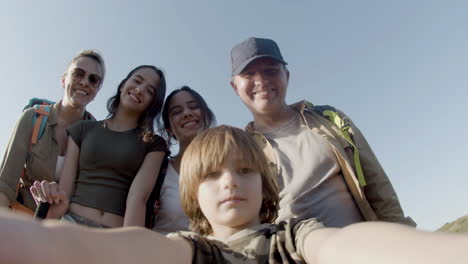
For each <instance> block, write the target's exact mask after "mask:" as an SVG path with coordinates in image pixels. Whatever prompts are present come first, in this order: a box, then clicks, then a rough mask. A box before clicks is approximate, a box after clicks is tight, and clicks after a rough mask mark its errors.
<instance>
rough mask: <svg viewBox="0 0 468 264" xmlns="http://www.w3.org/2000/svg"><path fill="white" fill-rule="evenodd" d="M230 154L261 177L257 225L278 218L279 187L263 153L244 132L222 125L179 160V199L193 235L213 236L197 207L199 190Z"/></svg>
mask: <svg viewBox="0 0 468 264" xmlns="http://www.w3.org/2000/svg"><path fill="white" fill-rule="evenodd" d="M233 154H234V155H236V156H237V157H241V158H242V160H243V161H245V162H246V163H247V164H246V165H247V166H249V167H250V168H252V169H253V170H255V171H257V172H258V173H260V175H261V179H262V206H261V209H260V212H259V219H260V223H272V222H273V221H274V220H275V219H276V217H277V216H278V203H279V198H278V185H277V182H276V178H275V177H274V174H273V173H272V171H271V168H270V166H269V165H268V160H267V158H266V156H265V154H264V153H263V151H262V149H261V148H260V146H258V145H257V143H256V142H255V141H254V140H253V138H252V137H251V136H250V135H249V134H247V132H245V131H243V130H241V129H239V128H235V127H231V126H225V125H223V126H219V127H215V128H210V129H207V130H206V131H204V132H203V133H201V134H199V135H198V136H197V137H195V139H193V141H192V142H191V143H190V145H189V147H188V148H187V149H186V150H185V152H184V155H183V157H182V162H181V167H180V196H181V202H182V208H183V209H184V211H185V213H186V214H187V216H188V217H189V218H190V229H191V230H192V231H195V232H197V233H200V234H202V235H208V234H212V232H213V229H212V228H211V225H210V223H209V222H208V220H207V218H206V217H205V216H204V215H203V213H202V211H201V209H200V205H199V203H198V199H197V197H198V187H199V185H200V183H201V182H202V181H203V180H204V179H205V178H206V177H207V175H209V174H210V173H211V172H213V171H216V170H218V169H219V168H222V167H223V164H224V161H225V160H226V157H227V156H228V155H233Z"/></svg>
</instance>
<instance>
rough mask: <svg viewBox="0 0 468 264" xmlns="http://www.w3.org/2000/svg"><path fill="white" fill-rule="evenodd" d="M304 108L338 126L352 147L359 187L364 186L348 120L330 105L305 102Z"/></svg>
mask: <svg viewBox="0 0 468 264" xmlns="http://www.w3.org/2000/svg"><path fill="white" fill-rule="evenodd" d="M305 110H308V111H314V112H315V113H317V114H319V115H320V116H322V117H323V118H325V119H328V120H330V122H331V123H332V124H334V125H335V126H337V127H338V129H339V130H340V133H341V136H342V137H343V138H344V139H345V140H346V141H347V142H348V143H349V144H350V145H351V146H352V147H353V159H354V167H355V168H356V175H357V178H358V181H359V185H360V186H361V187H364V186H366V184H367V183H366V179H365V177H364V173H363V172H362V166H361V160H360V158H359V150H358V148H357V147H356V145H355V144H354V141H353V139H352V137H351V135H350V134H349V132H348V130H349V128H350V125H349V121H348V119H347V118H346V117H342V116H341V115H340V113H339V112H338V111H337V110H336V108H334V107H333V106H331V105H313V104H312V103H310V102H308V101H306V102H305Z"/></svg>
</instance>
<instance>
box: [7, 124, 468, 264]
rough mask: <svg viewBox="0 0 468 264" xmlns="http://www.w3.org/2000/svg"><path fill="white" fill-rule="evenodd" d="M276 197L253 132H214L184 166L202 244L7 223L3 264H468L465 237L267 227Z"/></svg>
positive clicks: (384, 229)
mask: <svg viewBox="0 0 468 264" xmlns="http://www.w3.org/2000/svg"><path fill="white" fill-rule="evenodd" d="M277 192H278V189H277V186H276V182H275V180H274V177H272V175H271V172H270V171H269V167H268V163H267V161H266V157H265V156H264V155H263V153H262V151H261V149H260V148H259V147H258V145H256V144H255V142H254V141H253V139H252V138H251V137H250V136H249V135H248V134H247V133H246V132H243V131H242V130H240V129H237V128H233V127H228V126H221V127H216V128H212V129H208V130H207V131H205V132H204V133H202V134H200V135H198V136H197V137H196V138H195V139H194V140H193V141H192V143H191V144H190V146H189V147H188V148H187V150H186V152H185V154H184V156H183V159H182V164H181V196H182V197H181V198H182V206H183V208H184V210H185V211H186V213H187V215H188V216H189V217H190V218H191V228H192V230H194V231H197V232H199V233H200V234H197V233H193V232H179V233H175V234H174V233H173V234H170V235H169V238H167V237H164V236H162V235H160V234H157V233H155V232H151V231H148V230H144V229H142V228H136V227H132V228H116V229H111V230H101V229H100V230H97V229H88V228H84V227H80V226H73V225H64V224H55V223H52V222H45V224H44V225H40V224H38V223H32V222H31V221H28V220H20V219H19V218H13V216H3V217H1V218H0V236H1V237H2V239H4V240H5V241H8V243H3V245H2V246H1V247H0V263H31V262H34V263H48V264H51V263H113V264H115V263H126V264H127V263H159V262H160V263H190V262H192V263H360V264H365V263H468V254H467V253H466V249H465V246H466V245H467V244H468V237H467V236H462V235H452V234H451V235H448V234H431V233H426V232H418V231H415V230H413V229H411V228H408V227H404V226H402V225H397V224H389V223H375V222H374V223H360V224H353V225H350V226H348V227H345V228H343V229H336V228H325V227H323V226H322V225H321V224H320V223H318V222H317V221H316V220H315V219H309V220H305V221H301V222H298V223H296V222H295V221H294V220H288V221H283V222H281V223H279V224H278V225H275V224H270V222H272V221H274V219H275V218H276V214H277V207H278V196H277ZM396 242H397V243H396ZM463 245H465V246H463ZM20 246H21V248H22V249H23V250H24V249H25V248H26V249H27V250H28V252H31V254H29V255H23V254H21V253H20V252H19V251H17V250H16V249H17V248H18V247H20ZM23 250H22V252H24V251H23Z"/></svg>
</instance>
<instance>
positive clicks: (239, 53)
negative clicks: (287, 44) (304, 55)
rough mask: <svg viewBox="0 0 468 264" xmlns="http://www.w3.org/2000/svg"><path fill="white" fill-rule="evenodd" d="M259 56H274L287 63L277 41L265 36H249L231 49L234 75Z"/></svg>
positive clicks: (275, 58) (273, 57)
mask: <svg viewBox="0 0 468 264" xmlns="http://www.w3.org/2000/svg"><path fill="white" fill-rule="evenodd" d="M259 58H272V59H274V60H277V61H278V62H281V63H283V64H285V65H287V64H288V63H286V62H285V61H284V60H283V56H281V52H280V49H279V47H278V45H277V44H276V42H275V41H274V40H271V39H264V38H255V37H251V38H248V39H246V40H244V41H242V42H241V43H239V44H237V45H235V46H234V47H233V48H232V50H231V66H232V76H234V75H237V74H239V73H241V72H242V71H243V70H244V68H245V67H246V66H247V65H249V63H251V62H252V61H254V60H256V59H259Z"/></svg>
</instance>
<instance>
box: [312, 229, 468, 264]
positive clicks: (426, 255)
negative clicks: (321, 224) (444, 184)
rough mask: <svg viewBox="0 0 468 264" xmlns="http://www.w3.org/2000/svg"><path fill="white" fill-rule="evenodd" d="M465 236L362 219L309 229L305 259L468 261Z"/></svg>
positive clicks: (324, 263) (325, 263) (325, 261)
mask: <svg viewBox="0 0 468 264" xmlns="http://www.w3.org/2000/svg"><path fill="white" fill-rule="evenodd" d="M466 245H468V236H465V235H457V234H446V233H429V232H423V231H417V230H415V229H413V228H409V227H407V226H403V225H399V224H392V223H383V222H365V223H359V224H353V225H350V226H347V227H345V228H342V229H331V228H323V229H317V230H314V231H312V232H310V233H309V234H308V235H307V237H306V239H305V241H304V252H305V253H304V258H305V260H306V261H307V263H320V264H328V263H347V264H352V263H358V264H366V263H369V264H374V263H379V264H385V263H389V264H393V263H424V264H431V263H434V264H435V263H468V252H467V251H466Z"/></svg>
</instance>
